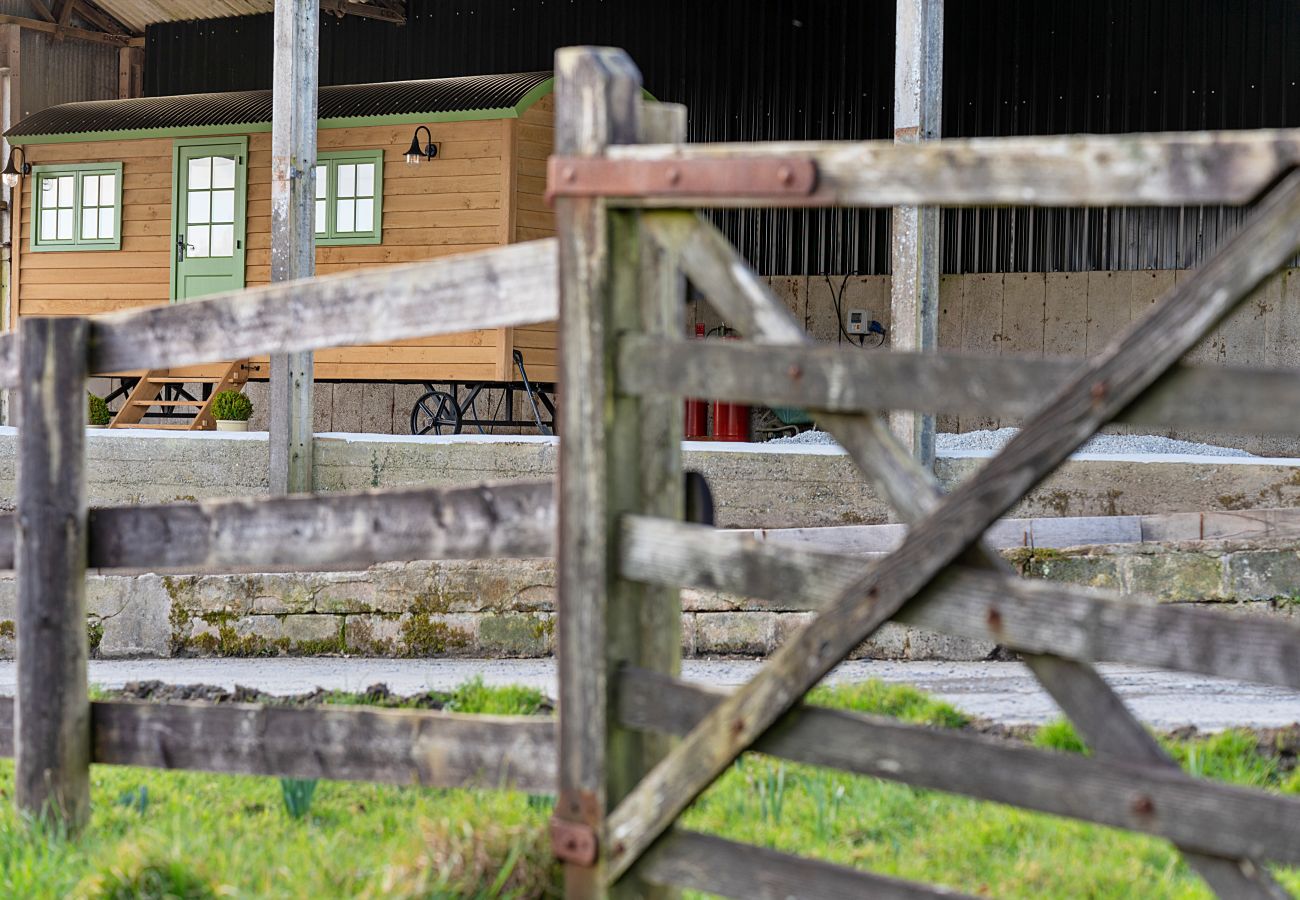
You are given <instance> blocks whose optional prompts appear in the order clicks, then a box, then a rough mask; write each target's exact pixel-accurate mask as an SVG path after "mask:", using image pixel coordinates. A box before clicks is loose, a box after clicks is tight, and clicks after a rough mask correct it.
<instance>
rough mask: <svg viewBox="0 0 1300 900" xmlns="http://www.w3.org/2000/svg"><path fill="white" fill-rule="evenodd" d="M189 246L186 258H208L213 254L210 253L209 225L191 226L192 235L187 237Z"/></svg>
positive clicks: (186, 250) (186, 249)
mask: <svg viewBox="0 0 1300 900" xmlns="http://www.w3.org/2000/svg"><path fill="white" fill-rule="evenodd" d="M185 239H186V242H187V243H188V244H189V246H188V247H186V248H185V255H186V257H194V258H199V257H207V256H211V255H212V254H211V253H210V252H209V248H210V242H209V235H208V226H207V225H191V226H190V233H189V234H187V235H186V236H185Z"/></svg>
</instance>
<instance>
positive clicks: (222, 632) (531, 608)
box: [0, 542, 1300, 660]
mask: <svg viewBox="0 0 1300 900" xmlns="http://www.w3.org/2000/svg"><path fill="white" fill-rule="evenodd" d="M1004 555H1005V556H1006V558H1007V559H1008V560H1010V561H1011V562H1012V563H1013V564H1015V565H1016V566H1017V567H1018V568H1019V569H1020V570H1021V571H1022V572H1023V573H1024V574H1026V575H1027V576H1029V577H1032V578H1042V579H1046V580H1049V581H1061V582H1069V583H1072V584H1083V585H1090V586H1094V587H1105V588H1110V589H1113V590H1119V591H1122V592H1124V593H1126V594H1131V595H1133V596H1134V598H1135V600H1136V601H1137V602H1142V603H1178V604H1188V605H1195V606H1199V607H1205V608H1212V609H1215V610H1219V611H1223V612H1226V613H1230V614H1233V615H1253V616H1269V617H1272V618H1275V619H1278V620H1284V621H1297V613H1298V612H1300V550H1298V549H1297V548H1296V547H1295V546H1294V545H1280V544H1279V545H1274V546H1247V545H1242V544H1239V543H1228V542H1216V543H1198V544H1138V545H1123V546H1111V547H1085V548H1075V549H1070V550H1064V551H1059V550H1051V551H1044V550H1038V551H1026V550H1009V551H1006V552H1005V553H1004ZM15 602H16V601H15V596H14V584H13V580H12V578H8V577H6V578H3V579H0V655H11V654H12V652H13V638H14V618H15V612H14V609H15ZM88 602H89V610H90V612H91V619H90V623H89V626H88V627H89V629H90V633H91V643H92V645H93V646H94V648H95V653H96V654H97V655H98V656H100V657H105V658H111V657H129V656H156V657H167V656H184V655H229V656H249V655H254V656H257V655H280V654H290V655H307V654H352V655H365V656H407V657H419V658H429V657H440V656H487V657H502V656H504V657H520V656H543V655H547V654H549V653H551V652H552V651H553V649H554V616H555V574H554V566H553V564H552V563H551V561H550V560H493V561H488V562H478V561H455V562H419V563H393V564H384V565H379V566H374V567H372V568H370V569H368V570H366V571H364V572H335V573H310V574H244V575H181V576H177V575H154V574H147V575H112V576H109V575H93V576H91V578H90V579H89V587H88ZM807 617H808V614H807V613H802V612H798V611H795V610H793V609H790V608H786V609H782V608H780V607H773V606H772V604H770V603H763V604H758V603H750V602H746V601H745V600H743V599H741V598H736V597H730V596H726V595H723V594H719V593H714V592H701V591H685V592H683V616H682V652H683V653H684V654H685V655H686V656H719V655H748V656H756V655H764V654H766V653H769V652H771V651H772V650H773V649H774V648H775V647H776V646H777V645H778V644H779V643H780V642H781V641H782V640H784V639H785V637H786V636H787V635H789V633H790V632H791V631H792V630H793V629H795V628H796V627H798V626H799V625H800V624H801V623H802V622H803V621H805V620H806V619H807ZM993 651H994V647H993V645H992V644H987V643H983V642H979V641H971V640H966V639H962V638H953V637H947V636H944V635H937V634H934V633H932V632H928V631H924V630H921V629H916V628H907V627H903V626H898V625H892V624H891V625H887V626H886V627H885V628H884V629H882V630H881V632H880V633H879V634H878V635H876V636H875V637H874V638H873V639H872V640H870V641H868V642H867V643H866V644H865V645H863V647H861V648H860V649H859V651H858V652H857V654H856V655H857V656H858V657H869V658H878V659H895V660H909V659H911V660H915V659H983V658H985V657H987V656H988V655H989V654H991V653H992V652H993Z"/></svg>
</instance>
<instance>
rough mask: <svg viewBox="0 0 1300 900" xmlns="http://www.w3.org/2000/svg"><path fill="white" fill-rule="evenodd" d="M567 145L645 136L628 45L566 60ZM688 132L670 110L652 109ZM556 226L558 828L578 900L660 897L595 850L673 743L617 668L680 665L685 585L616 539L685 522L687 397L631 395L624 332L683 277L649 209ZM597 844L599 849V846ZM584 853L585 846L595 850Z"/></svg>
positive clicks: (565, 207)
mask: <svg viewBox="0 0 1300 900" xmlns="http://www.w3.org/2000/svg"><path fill="white" fill-rule="evenodd" d="M555 69H556V95H557V103H556V152H557V153H559V154H562V155H599V154H600V153H601V152H602V151H603V150H604V148H605V147H606V146H608V145H610V144H627V143H633V142H635V141H637V140H638V139H639V137H640V136H641V125H640V118H641V117H640V113H641V104H642V99H641V77H640V73H639V72H638V71H637V69H636V66H635V65H634V64H633V63H632V61H631V60H630V59H629V58H628V57H627V55H626V54H624V53H623V52H622V51H619V50H613V49H606V48H591V47H575V48H565V49H562V50H560V51H559V52H558V53H557V54H556V66H555ZM648 120H649V121H652V122H654V123H655V125H654V127H655V128H656V129H658V130H659V131H660V133H665V132H663V128H665V127H667V128H668V129H669V132H668V133H671V131H672V129H679V128H680V125H681V122H682V119H681V117H680V115H674V114H672V113H665V114H662V115H660V114H656V115H654V116H652V117H649V119H648ZM555 210H556V224H557V230H558V232H559V235H560V360H561V362H560V366H561V370H560V391H561V397H562V398H563V402H562V403H561V404H560V408H559V419H560V421H559V425H560V464H559V541H558V563H557V569H558V584H559V623H558V637H559V673H560V726H559V728H560V740H559V745H560V760H559V766H560V771H559V788H560V792H559V797H558V800H557V803H556V819H557V822H556V825H555V827H554V829H553V837H554V840H555V845H556V852H557V854H558V855H559V856H560V857H561V858H562V859H564V860H565V862H566V866H565V894H566V896H568V897H603V896H608V895H610V894H614V895H617V896H626V897H631V896H636V897H647V896H653V897H662V896H668V895H671V892H667V891H665V890H662V889H660V888H657V887H653V886H650V885H647V884H644V883H640V882H638V881H637V880H636V879H635V878H634V877H629V878H625V879H623V881H622V882H620V883H619V884H618V885H617V886H616V887H615V886H611V885H609V884H608V883H607V875H606V869H605V865H604V862H603V857H604V856H605V853H604V850H603V848H601V847H600V846H599V843H600V840H601V838H602V830H603V827H604V820H605V815H606V813H607V811H608V810H609V809H610V808H611V807H612V806H613V805H614V804H615V803H617V801H618V800H620V799H621V798H622V797H623V796H624V795H625V794H627V793H628V791H629V790H630V789H631V788H632V787H633V786H634V785H635V784H636V783H637V781H639V779H640V777H641V775H642V774H644V772H645V771H646V770H647V769H648V768H649V767H650V766H651V765H652V764H653V763H654V761H655V760H656V759H657V758H658V756H659V755H661V754H662V753H663V752H664V750H665V748H666V745H665V743H664V741H663V739H662V738H658V737H651V736H648V735H645V734H642V733H640V732H636V731H632V730H629V729H625V728H623V727H621V726H620V725H619V723H618V721H617V718H616V715H615V713H614V710H615V708H616V691H617V685H616V684H615V683H614V675H615V673H616V672H617V670H618V668H619V667H620V666H624V665H631V666H638V667H644V668H651V669H656V670H659V671H667V672H675V671H676V670H677V668H678V665H679V657H680V652H681V651H680V627H681V626H680V623H681V614H680V603H679V601H678V600H677V597H678V593H677V592H676V591H673V590H669V591H666V592H665V591H663V590H661V589H659V588H649V587H646V586H644V585H640V584H635V583H632V582H629V581H626V580H624V579H622V578H620V577H619V575H618V568H617V548H616V547H615V545H614V542H613V538H612V536H613V535H614V534H615V533H616V532H615V528H616V526H617V524H618V519H619V517H620V516H621V515H623V514H624V513H628V512H650V513H653V514H658V515H664V516H672V517H678V518H680V516H681V515H682V502H683V501H682V484H681V481H682V476H681V462H680V457H681V444H680V438H681V427H682V426H681V408H680V407H681V403H680V401H677V400H675V399H673V400H671V401H669V400H663V399H649V400H642V399H639V398H634V397H629V396H621V395H620V394H619V392H618V390H617V385H616V383H615V380H614V369H613V360H614V351H615V349H616V341H617V339H618V337H619V336H620V334H622V333H627V332H636V331H642V332H651V333H659V334H665V335H668V334H671V335H674V336H679V335H680V334H681V325H680V321H681V319H680V317H681V315H682V310H681V306H682V300H681V292H682V281H681V279H680V277H679V276H678V275H677V274H676V271H675V266H670V265H669V264H668V263H667V262H666V261H664V260H663V259H661V258H660V256H659V255H658V254H657V252H656V253H654V254H653V255H652V254H651V252H650V251H649V249H648V247H647V243H648V242H646V243H643V240H642V234H641V228H640V217H639V215H638V214H637V213H635V212H631V211H618V210H613V209H610V208H609V207H608V206H607V205H606V204H605V202H604V201H603V200H600V199H590V198H557V200H556V204H555ZM593 848H594V850H595V852H594V853H591V852H589V851H590V850H591V849H593ZM584 851H587V852H584Z"/></svg>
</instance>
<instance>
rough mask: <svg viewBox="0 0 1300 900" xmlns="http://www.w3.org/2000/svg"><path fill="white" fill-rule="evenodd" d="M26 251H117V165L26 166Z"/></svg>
mask: <svg viewBox="0 0 1300 900" xmlns="http://www.w3.org/2000/svg"><path fill="white" fill-rule="evenodd" d="M30 243H31V249H32V250H33V251H51V250H121V249H122V164H121V163H120V162H117V163H85V164H81V165H66V166H65V165H57V166H56V165H46V166H33V167H32V228H31V242H30Z"/></svg>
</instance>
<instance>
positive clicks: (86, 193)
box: [81, 175, 99, 206]
mask: <svg viewBox="0 0 1300 900" xmlns="http://www.w3.org/2000/svg"><path fill="white" fill-rule="evenodd" d="M81 205H82V206H99V176H98V175H87V176H85V177H84V178H82V179H81Z"/></svg>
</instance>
